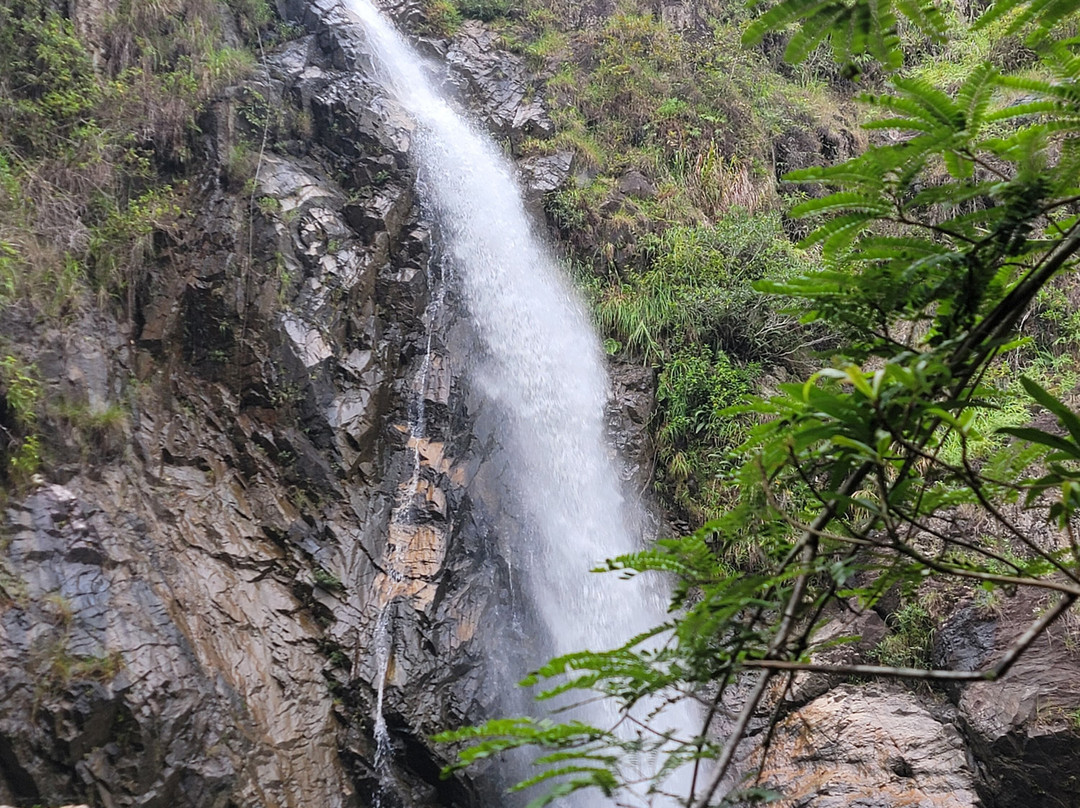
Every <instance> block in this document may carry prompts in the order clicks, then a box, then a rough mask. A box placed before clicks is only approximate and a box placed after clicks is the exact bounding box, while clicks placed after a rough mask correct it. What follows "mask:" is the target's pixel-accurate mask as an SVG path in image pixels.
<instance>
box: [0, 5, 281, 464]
mask: <svg viewBox="0 0 1080 808" xmlns="http://www.w3.org/2000/svg"><path fill="white" fill-rule="evenodd" d="M71 13H75V12H74V11H73V12H71ZM94 13H95V14H96V13H97V12H96V11H95V12H94ZM237 33H238V34H239V39H237ZM290 34H291V32H290V31H289V30H287V29H286V28H283V27H281V26H277V25H276V22H275V18H274V16H273V14H272V13H271V11H270V7H269V6H268V5H267V3H266V2H265V0H229V2H227V3H219V2H216V1H215V0H162V1H161V2H154V3H141V2H132V0H121V2H118V3H113V4H110V6H109V8H108V9H107V10H105V11H103V12H101V16H99V17H96V18H95V19H94V25H90V26H87V25H82V26H81V27H80V26H79V25H77V22H76V20H75V19H73V18H71V17H69V16H66V15H65V13H64V11H63V9H62V8H61V6H57V4H55V3H51V2H48V0H0V323H2V324H3V325H4V327H3V328H2V329H0V331H3V332H7V331H8V330H9V328H11V324H12V323H18V324H19V327H20V328H25V327H28V326H30V327H32V324H35V323H42V322H45V323H49V324H55V325H60V326H63V325H65V324H66V323H68V322H70V321H71V320H73V319H75V318H76V317H78V316H80V315H81V314H82V313H84V312H86V311H88V310H91V309H93V308H97V307H103V308H108V309H111V310H112V312H113V313H115V314H116V315H118V316H119V317H120V318H121V319H122V320H126V321H127V322H128V323H129V324H131V325H134V323H133V320H134V318H135V312H136V309H137V298H138V296H139V294H140V293H141V292H142V290H144V289H145V285H146V283H147V282H148V276H149V267H150V266H152V264H153V261H154V260H155V259H156V257H157V254H158V252H159V250H161V248H162V247H163V246H166V248H167V246H168V245H173V244H176V243H178V242H179V241H180V239H181V227H180V222H181V221H182V219H183V218H184V216H185V215H186V214H185V207H186V204H187V200H186V196H187V187H186V178H187V176H188V173H189V171H191V170H192V168H193V166H192V160H193V155H192V151H191V144H192V143H193V138H194V136H195V135H197V134H198V126H197V123H196V122H197V120H198V117H199V115H200V114H201V113H202V112H203V111H204V110H205V109H206V107H207V105H208V104H209V103H210V101H211V100H212V99H214V98H215V97H216V96H217V95H218V94H220V93H221V91H222V90H223V89H224V88H226V87H227V86H229V85H230V84H234V83H235V82H237V81H238V80H239V79H241V78H243V77H245V76H246V75H248V74H249V73H250V72H251V70H252V69H253V67H254V66H255V63H256V61H255V56H254V55H253V49H254V50H258V49H260V48H262V47H263V46H269V45H270V44H273V42H274V41H276V40H277V39H279V38H281V37H283V36H288V35H290ZM264 106H265V104H264ZM12 330H15V329H12ZM0 351H4V352H9V351H10V352H14V348H11V347H7V346H0ZM32 378H33V372H32V369H31V368H29V367H28V366H27V363H26V362H25V361H24V359H23V358H21V357H18V356H7V357H6V358H5V359H4V361H3V365H2V367H0V394H2V395H3V397H4V398H3V402H4V403H3V405H2V407H0V428H2V429H3V432H2V433H0V480H2V481H3V483H4V484H5V485H20V484H24V483H25V482H27V481H28V480H29V478H30V476H31V475H32V474H33V472H34V471H36V470H37V468H38V466H39V465H40V464H41V462H42V456H43V454H45V455H48V456H49V457H52V456H53V454H54V453H63V452H64V451H66V450H67V449H68V448H69V447H68V446H67V445H63V446H61V445H59V444H61V443H65V441H64V440H58V441H55V442H56V443H57V444H58V445H57V446H55V447H54V446H48V447H46V446H43V445H42V444H43V440H42V437H40V436H41V435H44V434H51V433H49V430H45V429H42V428H41V426H42V424H43V422H44V421H46V420H47V421H48V423H49V425H50V426H57V427H59V428H60V432H61V433H62V434H63V435H65V436H66V437H67V438H73V439H74V444H75V445H76V447H77V448H78V450H79V453H80V455H81V456H82V458H83V459H85V458H86V457H87V456H89V455H90V453H92V452H96V451H99V450H101V449H103V448H104V449H105V450H106V455H109V454H112V453H113V449H115V448H118V447H117V446H115V445H114V444H117V443H118V441H117V440H116V437H117V434H118V433H120V432H122V426H123V421H124V419H125V415H124V413H123V412H122V411H120V410H118V409H116V408H105V410H104V411H102V412H99V411H94V412H92V413H91V412H90V411H89V410H88V409H85V408H83V410H80V408H79V406H76V405H72V404H71V403H70V402H64V401H45V400H44V399H45V396H44V390H43V388H42V386H41V385H40V384H37V383H35V385H36V386H35V385H31V380H32ZM31 389H32V390H33V391H35V397H34V398H33V400H32V401H31V400H28V399H27V398H26V395H25V393H26V391H29V390H31ZM54 449H55V452H54V451H53V450H54Z"/></svg>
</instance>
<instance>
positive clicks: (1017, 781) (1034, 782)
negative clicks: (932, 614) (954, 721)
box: [935, 592, 1080, 808]
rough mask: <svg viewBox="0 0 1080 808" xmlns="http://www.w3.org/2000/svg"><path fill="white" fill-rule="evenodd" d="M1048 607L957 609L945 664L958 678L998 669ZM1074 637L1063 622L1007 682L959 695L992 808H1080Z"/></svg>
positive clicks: (941, 646) (942, 638) (947, 631)
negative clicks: (1015, 807) (962, 672)
mask: <svg viewBox="0 0 1080 808" xmlns="http://www.w3.org/2000/svg"><path fill="white" fill-rule="evenodd" d="M1046 605H1047V603H1046V600H1045V598H1044V597H1042V596H1039V595H1036V594H1032V593H1029V592H1022V593H1019V594H1017V595H1015V596H1013V597H1010V598H1006V599H1004V601H1003V602H1002V603H1001V604H1000V605H999V608H998V609H997V610H995V609H989V608H986V607H984V608H981V609H980V608H978V607H976V606H974V605H972V604H968V605H967V606H965V607H962V608H960V609H958V610H957V611H956V612H955V613H954V615H953V616H952V617H951V618H950V619H949V620H947V621H946V622H945V624H944V625H943V626H942V627H941V628H940V629H939V631H938V636H937V641H936V647H935V653H936V656H937V658H938V661H939V662H940V663H942V664H946V665H950V666H955V667H956V668H957V669H959V670H981V669H985V668H987V667H989V666H991V665H993V664H994V663H995V662H997V661H998V659H1000V658H1001V656H1002V655H1003V654H1004V653H1005V652H1006V650H1007V649H1008V647H1009V646H1010V645H1011V644H1012V643H1013V642H1014V641H1015V640H1016V638H1017V637H1019V636H1020V634H1021V633H1022V632H1023V631H1024V630H1025V629H1026V628H1027V627H1028V625H1029V624H1030V622H1031V621H1032V620H1034V619H1035V617H1036V615H1037V614H1038V613H1039V612H1040V611H1041V610H1042V609H1044V608H1046ZM1071 632H1072V633H1070V621H1069V618H1063V619H1062V620H1060V621H1058V623H1055V624H1054V625H1053V626H1051V627H1050V629H1049V630H1048V631H1047V632H1046V633H1045V634H1043V635H1042V636H1040V637H1039V638H1037V639H1036V640H1035V642H1034V643H1032V645H1031V647H1029V648H1028V649H1027V651H1025V653H1024V654H1023V655H1022V656H1021V657H1020V659H1019V660H1017V662H1016V663H1015V664H1014V665H1013V667H1012V669H1011V670H1010V671H1009V673H1008V674H1007V675H1006V676H1005V677H1004V678H1002V679H1001V680H999V681H995V682H974V683H971V684H967V685H965V686H963V687H962V688H958V689H957V691H955V692H954V697H955V698H956V699H957V703H958V707H959V710H960V716H961V719H962V727H963V730H964V734H965V736H966V737H967V738H968V741H969V744H970V746H971V748H972V751H973V753H974V755H975V757H976V759H977V760H978V761H979V764H980V765H979V773H980V775H981V778H980V793H981V794H982V795H983V798H984V801H985V802H986V804H987V805H988V806H992V807H996V806H1002V807H1004V806H1013V805H1024V806H1036V807H1040V808H1041V806H1047V808H1049V806H1065V807H1067V808H1076V806H1080V770H1078V769H1077V767H1076V765H1075V762H1076V760H1077V759H1078V757H1080V727H1077V725H1076V721H1075V717H1074V716H1075V715H1076V713H1077V710H1080V649H1078V648H1077V640H1076V634H1077V632H1076V630H1075V628H1074V627H1073V628H1072V629H1071Z"/></svg>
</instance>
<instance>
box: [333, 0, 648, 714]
mask: <svg viewBox="0 0 1080 808" xmlns="http://www.w3.org/2000/svg"><path fill="white" fill-rule="evenodd" d="M347 5H348V6H349V8H350V9H351V10H352V11H353V13H354V14H355V15H356V16H357V17H358V18H359V21H360V23H361V24H362V26H363V28H364V30H365V32H366V34H367V36H368V39H369V44H370V46H371V49H372V51H373V56H374V59H375V62H376V64H375V68H376V71H377V73H378V74H379V78H380V80H381V81H382V82H383V83H384V85H385V87H386V89H387V91H388V92H389V93H390V94H392V95H393V96H394V97H395V98H396V99H397V100H398V102H399V103H400V104H401V105H402V107H404V109H405V110H406V111H407V112H408V113H409V114H410V115H411V116H412V117H413V118H414V119H415V121H416V124H417V131H416V136H415V144H414V148H413V158H414V160H415V161H416V164H417V166H418V169H419V170H420V172H421V173H422V174H423V176H424V178H425V181H424V183H423V186H424V187H423V188H422V189H421V196H422V203H423V204H424V206H425V208H426V209H427V210H428V212H429V214H430V215H432V217H433V218H435V219H436V221H437V222H438V224H439V228H440V237H441V240H442V241H441V248H442V250H443V253H444V256H445V260H446V261H447V262H448V263H449V265H451V266H453V267H454V272H455V275H456V282H457V283H458V284H459V288H460V291H461V296H462V298H463V301H464V305H465V307H466V309H467V312H468V315H469V317H470V318H471V320H472V326H473V328H474V329H475V332H476V336H477V339H478V342H479V345H480V348H481V351H480V353H481V354H482V356H481V357H480V358H479V359H478V361H477V362H476V367H475V368H474V370H473V373H472V383H473V385H474V387H475V388H476V389H477V391H478V392H479V394H480V395H481V396H482V397H483V398H484V400H485V403H486V405H487V406H490V407H494V408H495V410H496V411H497V414H498V418H499V421H500V423H501V424H502V427H503V430H502V432H501V434H500V440H501V441H502V444H503V448H504V450H505V451H507V452H509V453H511V455H512V457H513V462H512V463H509V464H508V466H509V467H511V468H513V469H514V470H515V471H514V475H513V476H514V478H515V479H513V480H511V481H510V485H511V488H512V489H513V493H514V495H515V496H516V497H517V498H518V501H519V504H520V506H521V508H522V510H523V517H524V519H523V524H522V525H521V534H522V535H521V536H519V537H516V540H515V541H514V542H513V548H512V551H513V552H512V556H513V557H512V558H511V559H510V561H511V565H512V566H514V567H516V568H517V577H518V580H520V581H521V582H522V586H523V587H524V589H525V591H526V593H527V595H528V597H529V599H530V600H531V603H532V606H533V608H534V609H535V611H536V613H537V615H538V616H539V618H540V620H541V622H542V623H543V626H544V628H545V629H546V632H545V633H546V634H547V635H548V637H549V638H550V644H549V645H548V646H547V647H546V648H543V649H540V653H542V654H543V655H544V656H545V657H546V656H548V655H552V654H560V653H565V652H569V651H575V650H583V649H586V648H590V649H594V650H602V649H606V648H609V647H612V646H614V645H617V644H619V643H621V642H623V641H625V640H626V639H627V638H629V637H631V636H633V635H635V634H637V633H639V632H641V631H644V630H645V629H647V628H650V627H651V626H653V625H655V624H656V623H658V622H660V621H661V620H662V619H663V617H664V604H663V598H662V596H661V595H660V593H659V592H657V591H656V590H655V589H654V588H652V587H650V586H648V585H647V584H646V583H639V582H638V581H637V580H635V581H634V582H622V581H615V580H613V579H612V578H611V577H610V576H598V575H593V574H590V572H589V569H590V568H591V567H592V566H594V565H595V564H596V563H597V562H601V561H603V560H604V559H606V558H611V557H613V556H616V555H620V554H623V553H627V552H632V551H633V550H635V549H637V547H638V546H639V542H638V540H637V538H636V537H635V535H634V533H633V531H632V530H631V529H630V527H629V525H628V519H627V507H626V505H625V503H624V502H623V500H622V497H621V495H620V493H619V486H618V482H617V475H616V473H615V469H614V467H613V464H612V462H611V460H610V457H609V453H608V450H607V448H606V446H605V441H604V423H603V409H604V403H605V400H606V396H607V384H606V375H605V370H604V364H603V359H602V355H601V352H600V349H599V345H598V342H597V339H596V337H595V335H594V334H593V333H592V329H591V327H590V325H589V322H588V319H587V317H586V315H585V313H584V312H583V310H582V307H581V305H580V304H579V302H578V301H577V300H576V298H575V296H574V294H573V293H572V291H571V290H570V288H569V287H568V285H567V283H566V281H565V280H564V279H563V277H562V276H561V273H560V269H559V267H558V265H557V263H556V261H555V260H554V257H553V256H552V254H551V253H550V251H549V250H548V249H547V248H546V247H545V245H544V243H543V241H542V240H541V239H540V238H539V237H537V235H536V234H535V233H534V232H533V230H532V227H531V224H530V221H529V218H528V215H527V214H526V211H525V208H524V205H523V202H522V199H521V196H520V193H519V190H518V188H517V185H516V183H515V181H514V178H513V173H512V170H511V167H510V165H509V164H508V162H507V160H506V159H505V158H504V157H503V155H502V154H501V152H500V151H499V149H498V148H497V147H496V146H495V144H494V143H493V142H491V140H490V139H488V138H487V137H486V136H484V135H481V134H480V133H479V132H478V131H477V130H475V129H474V128H473V127H471V126H470V125H469V124H468V123H467V122H466V121H465V120H464V118H463V117H462V116H461V115H459V114H458V113H457V112H456V111H455V110H454V109H453V107H452V106H451V105H450V103H449V102H448V101H447V100H446V99H445V98H443V97H442V96H441V95H440V94H439V93H438V92H437V91H436V89H435V88H434V86H433V85H432V83H431V82H430V81H429V79H428V77H427V75H426V74H425V71H424V68H423V65H422V62H421V60H420V58H419V57H418V56H417V55H416V54H415V53H414V52H413V51H412V50H411V48H410V47H409V46H408V45H407V43H406V42H405V41H404V40H403V39H402V38H401V36H400V35H399V34H398V33H397V32H396V31H395V30H394V29H393V27H392V26H391V25H390V24H389V23H388V22H387V21H386V20H385V19H384V18H383V17H382V16H381V14H380V13H379V11H378V10H376V9H375V8H374V7H373V6H372V5H371V4H370V3H369V2H368V0H347ZM387 634H388V635H389V627H387ZM541 661H543V660H542V659H537V660H536V662H537V663H539V662H541ZM380 688H381V683H380ZM380 703H381V699H380ZM593 709H594V712H593V714H591V715H588V716H585V718H586V719H587V720H592V721H595V722H597V723H605V722H606V720H607V718H608V716H607V715H605V713H604V712H603V708H602V707H596V708H593ZM380 720H381V716H376V723H377V725H378V722H379V721H380Z"/></svg>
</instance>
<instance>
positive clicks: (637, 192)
mask: <svg viewBox="0 0 1080 808" xmlns="http://www.w3.org/2000/svg"><path fill="white" fill-rule="evenodd" d="M615 189H616V190H617V191H618V192H619V193H620V194H622V195H623V196H636V197H638V198H640V199H652V198H653V197H654V196H656V186H655V185H654V184H653V183H652V181H651V180H650V179H649V178H648V177H646V176H645V175H644V174H642V173H641V172H640V171H637V170H633V171H627V172H626V173H625V174H623V175H622V176H621V177H619V181H618V182H617V183H616V184H615Z"/></svg>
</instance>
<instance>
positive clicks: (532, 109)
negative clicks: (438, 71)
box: [446, 20, 555, 146]
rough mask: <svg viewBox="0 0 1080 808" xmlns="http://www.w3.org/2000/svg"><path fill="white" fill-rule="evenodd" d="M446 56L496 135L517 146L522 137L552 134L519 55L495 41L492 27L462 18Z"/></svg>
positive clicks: (496, 39) (468, 95)
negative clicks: (463, 20)
mask: <svg viewBox="0 0 1080 808" xmlns="http://www.w3.org/2000/svg"><path fill="white" fill-rule="evenodd" d="M446 61H447V64H448V65H449V66H450V68H451V69H452V70H453V71H454V73H455V75H456V76H458V77H459V80H460V83H461V84H462V87H463V89H464V90H465V91H466V92H467V97H469V98H470V99H471V100H472V102H473V103H474V104H475V105H476V108H477V111H478V112H479V114H480V115H481V117H482V118H483V119H484V121H485V122H486V123H487V124H488V127H489V128H490V130H491V132H492V134H494V135H495V136H496V137H497V138H506V139H507V140H509V141H510V143H511V144H513V145H515V146H517V145H519V144H520V143H521V142H522V141H523V140H524V139H526V138H536V137H539V138H547V137H551V136H552V135H553V134H555V124H554V123H553V122H552V120H551V117H550V115H548V112H547V110H546V109H545V107H544V104H543V102H542V101H541V100H540V95H539V93H538V92H537V90H536V88H535V87H534V86H533V84H532V82H531V80H530V77H529V71H528V69H527V67H526V65H525V60H524V59H523V58H522V57H520V56H518V55H517V54H513V53H510V52H509V51H506V50H504V49H503V48H501V47H499V43H498V35H497V34H496V33H495V32H493V31H491V30H489V29H487V28H486V27H485V26H484V25H483V24H481V23H479V22H477V21H476V20H467V21H466V22H465V23H463V24H462V26H461V28H460V29H459V31H458V33H457V35H456V36H455V37H454V40H453V41H452V42H451V44H450V49H449V50H448V51H447V54H446Z"/></svg>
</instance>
